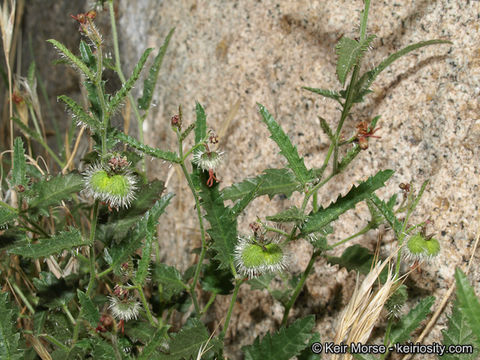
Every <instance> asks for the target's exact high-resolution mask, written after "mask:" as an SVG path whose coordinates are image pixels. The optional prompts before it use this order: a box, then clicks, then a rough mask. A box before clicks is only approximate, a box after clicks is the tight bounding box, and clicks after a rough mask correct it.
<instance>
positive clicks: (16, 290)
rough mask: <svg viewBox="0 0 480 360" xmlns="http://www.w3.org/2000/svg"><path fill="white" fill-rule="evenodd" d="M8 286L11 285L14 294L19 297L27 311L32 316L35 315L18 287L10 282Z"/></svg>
mask: <svg viewBox="0 0 480 360" xmlns="http://www.w3.org/2000/svg"><path fill="white" fill-rule="evenodd" d="M10 284H11V285H12V288H13V289H14V290H15V292H16V293H17V295H18V296H19V297H20V299H22V301H23V303H24V304H25V306H26V307H27V308H28V310H29V311H30V312H31V313H32V315H33V314H35V309H34V308H33V306H32V305H31V304H30V302H29V301H28V299H27V297H26V296H25V294H24V293H23V291H22V290H21V289H20V288H19V287H18V285H17V284H16V283H14V282H11V283H10Z"/></svg>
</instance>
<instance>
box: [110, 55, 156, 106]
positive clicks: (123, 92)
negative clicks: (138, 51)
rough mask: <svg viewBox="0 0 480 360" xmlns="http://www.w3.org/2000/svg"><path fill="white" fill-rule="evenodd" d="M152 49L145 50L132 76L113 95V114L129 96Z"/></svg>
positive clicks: (111, 103) (111, 102)
mask: <svg viewBox="0 0 480 360" xmlns="http://www.w3.org/2000/svg"><path fill="white" fill-rule="evenodd" d="M152 50H153V49H151V48H149V49H147V50H145V52H144V53H143V55H142V57H141V58H140V60H139V61H138V63H137V65H136V66H135V69H133V73H132V75H131V76H130V78H129V79H128V80H127V81H126V82H125V83H124V84H122V87H121V88H120V90H118V91H117V93H116V94H115V96H113V98H112V99H111V100H110V101H109V103H108V111H109V112H110V114H113V113H114V112H115V111H116V110H117V108H118V106H119V105H120V104H121V102H122V101H123V99H125V96H127V95H128V93H129V92H130V90H132V88H133V85H134V84H135V82H136V81H137V80H138V77H139V76H140V72H141V71H142V69H143V66H144V65H145V62H146V61H147V59H148V55H150V53H151V52H152Z"/></svg>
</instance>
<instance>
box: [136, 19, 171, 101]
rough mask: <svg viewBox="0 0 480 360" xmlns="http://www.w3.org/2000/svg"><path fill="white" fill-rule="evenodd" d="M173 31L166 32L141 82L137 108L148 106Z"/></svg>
mask: <svg viewBox="0 0 480 360" xmlns="http://www.w3.org/2000/svg"><path fill="white" fill-rule="evenodd" d="M174 31H175V28H173V29H171V30H170V32H169V33H168V35H167V37H166V38H165V40H164V42H163V45H162V46H161V47H160V50H158V54H157V56H156V57H155V60H154V61H153V64H152V66H151V67H150V70H149V72H148V77H147V78H146V79H145V81H144V82H143V95H142V97H141V98H140V99H138V108H139V109H141V110H147V109H148V108H149V107H150V103H151V102H152V96H153V92H154V91H155V85H156V84H157V79H158V73H159V71H160V68H161V67H162V62H163V57H164V56H165V53H166V52H167V47H168V43H169V42H170V38H171V37H172V35H173V32H174Z"/></svg>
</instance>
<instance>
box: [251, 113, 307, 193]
mask: <svg viewBox="0 0 480 360" xmlns="http://www.w3.org/2000/svg"><path fill="white" fill-rule="evenodd" d="M257 105H258V108H259V111H260V114H261V115H262V121H263V122H264V123H265V124H266V125H267V127H268V130H269V131H270V134H271V135H270V138H271V139H273V141H275V142H276V143H277V145H278V147H279V148H280V154H282V155H283V156H284V157H285V159H287V162H288V166H289V168H290V169H292V171H293V173H294V174H295V176H296V178H297V179H298V181H300V183H301V184H302V185H305V184H306V183H307V182H309V181H310V180H312V178H313V175H312V171H311V170H307V168H306V167H305V163H304V162H303V158H300V156H299V155H298V152H297V148H296V147H295V146H293V145H292V143H291V142H290V139H289V138H288V136H287V135H286V134H285V133H284V132H283V130H282V128H281V127H280V125H278V123H277V122H276V121H275V119H274V118H273V116H272V115H270V113H269V112H268V111H267V109H266V108H265V107H264V106H263V105H261V104H257Z"/></svg>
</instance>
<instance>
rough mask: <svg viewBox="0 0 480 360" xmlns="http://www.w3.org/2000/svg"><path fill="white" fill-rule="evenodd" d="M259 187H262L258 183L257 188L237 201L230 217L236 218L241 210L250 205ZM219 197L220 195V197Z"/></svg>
mask: <svg viewBox="0 0 480 360" xmlns="http://www.w3.org/2000/svg"><path fill="white" fill-rule="evenodd" d="M260 186H262V183H261V182H260V183H258V184H257V186H256V187H255V188H254V189H253V190H252V191H250V192H249V193H248V194H247V195H245V196H244V197H243V198H242V199H241V200H240V201H238V202H237V203H236V204H235V205H234V206H233V207H232V215H233V216H235V217H237V216H238V215H240V214H241V213H242V211H243V210H245V208H246V207H247V206H248V204H250V203H251V202H252V201H253V200H254V199H255V198H256V197H257V193H258V190H259V189H260ZM220 196H221V195H220Z"/></svg>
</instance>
